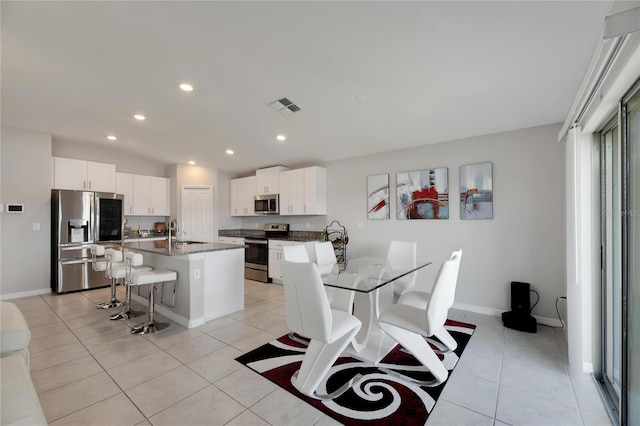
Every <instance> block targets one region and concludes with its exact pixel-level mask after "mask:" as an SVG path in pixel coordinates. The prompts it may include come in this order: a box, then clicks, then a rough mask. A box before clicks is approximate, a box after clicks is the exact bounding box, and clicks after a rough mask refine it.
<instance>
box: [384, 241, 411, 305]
mask: <svg viewBox="0 0 640 426" xmlns="http://www.w3.org/2000/svg"><path fill="white" fill-rule="evenodd" d="M417 250H418V243H416V242H405V241H395V240H393V241H391V243H389V250H388V251H387V260H388V261H389V266H390V267H391V268H392V269H405V268H415V267H416V262H417V260H416V252H417ZM417 276H418V274H417V273H416V272H413V273H411V274H409V275H406V276H404V277H402V278H399V279H397V280H395V281H394V282H393V290H394V292H395V299H396V301H397V299H398V298H399V297H400V296H401V295H402V293H404V292H405V291H407V290H409V289H411V288H412V287H414V286H415V285H416V277H417Z"/></svg>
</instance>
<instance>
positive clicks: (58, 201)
mask: <svg viewBox="0 0 640 426" xmlns="http://www.w3.org/2000/svg"><path fill="white" fill-rule="evenodd" d="M123 201H124V196H123V195H122V194H112V193H106V192H85V191H65V190H56V189H54V190H52V191H51V288H52V289H53V291H55V292H57V293H67V292H69V291H77V290H86V289H90V288H97V287H105V286H108V285H110V284H111V283H110V282H109V280H108V279H107V278H106V277H105V275H104V271H102V272H97V271H94V270H93V267H92V263H91V244H96V243H100V244H109V243H116V244H120V243H121V242H122V234H123V226H124V211H123Z"/></svg>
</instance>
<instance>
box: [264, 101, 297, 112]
mask: <svg viewBox="0 0 640 426" xmlns="http://www.w3.org/2000/svg"><path fill="white" fill-rule="evenodd" d="M269 106H270V107H271V108H273V109H274V110H276V111H278V112H279V113H280V114H282V115H291V114H293V113H294V112H298V111H302V108H300V107H299V106H298V105H296V104H294V103H293V102H291V101H290V100H289V99H287V98H282V99H278V100H277V101H273V102H271V103H270V104H269Z"/></svg>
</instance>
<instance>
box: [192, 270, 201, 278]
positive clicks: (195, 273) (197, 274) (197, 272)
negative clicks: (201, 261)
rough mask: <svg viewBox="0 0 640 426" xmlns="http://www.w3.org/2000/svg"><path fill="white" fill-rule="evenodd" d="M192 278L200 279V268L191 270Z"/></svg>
mask: <svg viewBox="0 0 640 426" xmlns="http://www.w3.org/2000/svg"><path fill="white" fill-rule="evenodd" d="M193 279H194V280H199V279H200V269H194V270H193Z"/></svg>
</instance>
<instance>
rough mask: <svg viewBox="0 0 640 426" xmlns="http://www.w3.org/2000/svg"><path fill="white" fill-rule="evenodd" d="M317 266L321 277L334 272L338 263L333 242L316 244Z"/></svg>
mask: <svg viewBox="0 0 640 426" xmlns="http://www.w3.org/2000/svg"><path fill="white" fill-rule="evenodd" d="M315 252H316V264H317V265H318V270H319V271H320V275H325V274H328V273H330V272H331V271H333V268H334V266H335V265H336V264H337V263H338V260H337V259H336V252H335V251H334V250H333V244H332V243H331V241H324V242H321V243H315Z"/></svg>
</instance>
